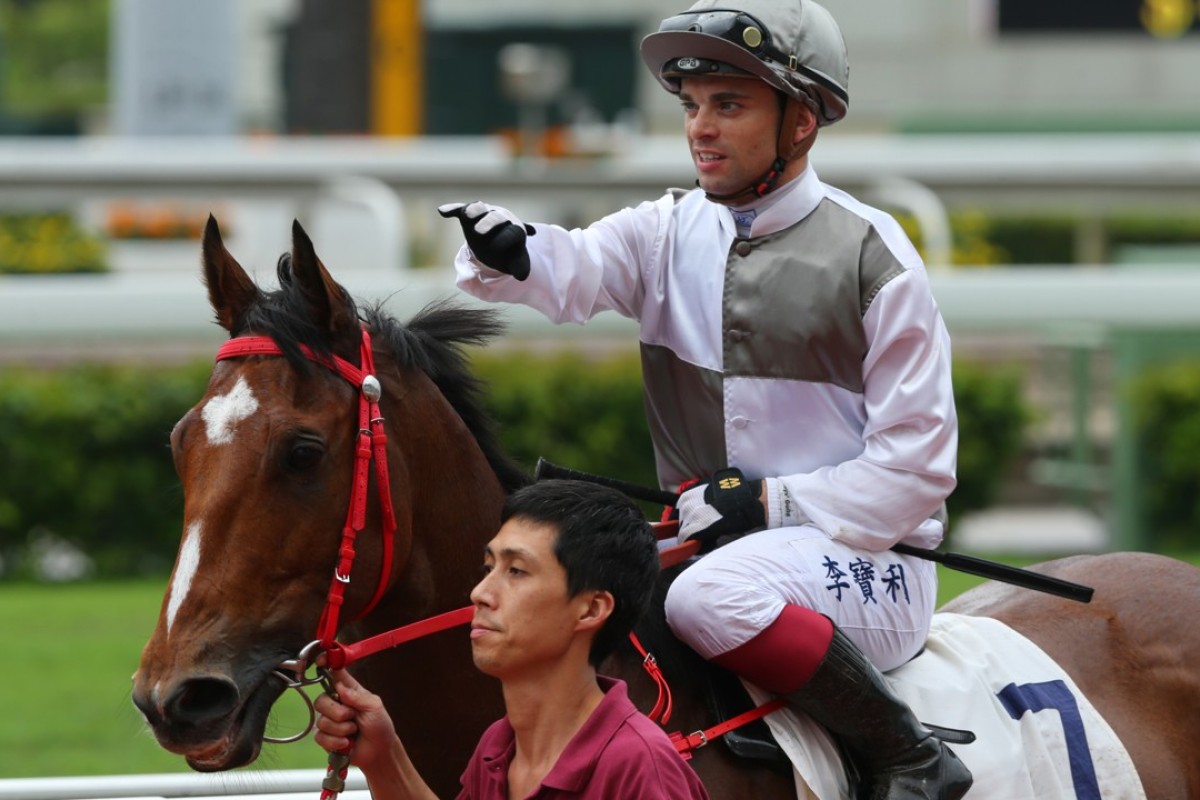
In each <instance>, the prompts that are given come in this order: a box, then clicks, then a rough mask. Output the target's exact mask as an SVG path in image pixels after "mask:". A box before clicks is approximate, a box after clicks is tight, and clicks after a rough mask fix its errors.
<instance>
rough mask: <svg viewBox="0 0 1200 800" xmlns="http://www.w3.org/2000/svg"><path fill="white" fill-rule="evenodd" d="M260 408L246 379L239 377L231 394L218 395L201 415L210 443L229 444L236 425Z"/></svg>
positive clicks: (208, 403)
mask: <svg viewBox="0 0 1200 800" xmlns="http://www.w3.org/2000/svg"><path fill="white" fill-rule="evenodd" d="M257 410H258V400H256V399H255V397H254V393H253V392H251V391H250V386H249V385H248V384H247V383H246V379H245V378H242V377H239V378H238V379H237V383H235V384H234V385H233V388H232V389H230V390H229V394H222V395H217V396H216V397H214V398H213V399H211V400H209V401H208V402H207V403H205V404H204V411H202V412H201V416H202V417H203V418H204V430H205V432H206V433H207V434H208V442H209V444H229V443H230V442H232V441H233V431H234V427H235V426H236V425H237V424H238V423H239V422H241V421H242V420H244V419H245V418H246V417H248V416H250V415H251V414H253V413H254V412H255V411H257Z"/></svg>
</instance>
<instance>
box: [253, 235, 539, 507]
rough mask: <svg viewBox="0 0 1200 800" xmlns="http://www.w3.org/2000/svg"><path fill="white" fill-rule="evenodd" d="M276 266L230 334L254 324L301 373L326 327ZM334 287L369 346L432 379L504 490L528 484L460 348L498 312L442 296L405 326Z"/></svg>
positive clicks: (487, 329)
mask: <svg viewBox="0 0 1200 800" xmlns="http://www.w3.org/2000/svg"><path fill="white" fill-rule="evenodd" d="M278 273H279V279H280V281H279V282H280V288H279V289H276V290H275V291H271V292H263V293H261V294H260V295H259V300H258V302H256V303H255V304H254V305H253V306H252V307H251V308H250V309H249V310H248V311H247V312H246V314H245V316H244V317H243V318H242V319H241V320H240V321H239V324H238V326H237V328H236V329H235V330H234V331H233V333H232V335H233V336H241V335H244V334H246V333H247V332H249V331H254V332H255V333H257V334H260V335H264V336H270V337H271V338H272V339H274V340H275V343H276V344H278V345H279V347H280V348H281V349H282V350H283V354H284V357H285V358H287V360H288V362H289V363H290V364H291V365H292V366H293V367H294V368H295V369H297V370H299V371H300V372H301V373H302V374H308V373H309V370H311V369H313V368H314V365H313V363H312V362H311V361H310V360H309V359H308V358H307V357H306V356H305V355H304V353H303V351H302V350H301V349H300V345H302V344H303V345H305V346H307V347H308V348H309V349H310V350H312V351H313V352H314V353H316V354H317V355H319V356H328V355H331V354H332V352H333V346H334V345H333V342H332V341H331V340H330V335H329V332H328V331H325V330H322V329H320V328H319V327H318V326H316V325H315V324H313V322H312V320H311V315H310V313H309V310H308V307H307V305H306V303H305V300H304V297H303V295H302V294H301V293H300V291H299V290H298V289H297V288H295V287H294V286H293V285H292V277H291V264H290V258H289V257H288V256H287V255H286V254H285V255H284V256H282V257H281V258H280V259H279V266H278ZM338 288H339V289H341V287H340V286H339V287H338ZM341 291H342V293H343V298H344V300H345V302H346V303H347V304H348V305H349V306H350V307H351V308H354V309H356V313H357V315H358V317H359V318H360V319H362V320H363V322H364V323H365V324H366V326H367V329H368V330H369V331H370V332H371V337H372V340H373V341H374V342H375V343H376V345H382V346H383V347H384V348H386V349H387V350H388V351H390V352H391V354H392V356H393V358H395V360H396V362H397V364H398V365H399V366H400V367H401V368H406V367H412V368H415V369H419V370H421V371H422V372H424V373H425V374H426V375H428V376H429V378H430V379H431V380H432V381H433V382H434V384H435V385H436V386H437V387H438V389H439V390H440V391H441V393H442V395H443V396H444V397H445V398H446V400H447V401H448V402H449V403H450V405H451V406H452V407H453V408H454V410H455V411H456V412H458V415H459V417H460V418H461V419H462V421H463V423H464V424H465V425H466V426H467V429H468V430H469V431H471V433H472V435H473V436H474V437H475V440H476V441H477V442H478V443H479V447H480V449H481V450H483V454H484V456H485V457H486V458H487V461H488V463H489V464H490V465H491V467H492V470H493V471H494V472H495V473H496V477H497V478H499V479H500V484H501V486H503V487H504V490H505V491H506V492H512V491H514V490H516V489H518V488H520V487H522V486H525V485H527V484H529V483H530V482H531V478H530V476H529V475H528V474H526V473H525V472H524V470H522V469H521V468H520V467H519V466H518V465H517V464H516V462H514V461H513V460H512V459H511V458H510V457H509V456H508V455H507V454H506V453H505V452H504V451H503V449H502V448H501V447H500V444H499V440H498V437H497V435H496V423H495V421H494V420H493V419H492V417H491V415H490V414H489V413H488V411H487V409H486V407H485V404H484V384H483V382H482V381H481V380H480V379H479V378H477V377H476V376H475V375H474V374H472V372H471V370H470V368H469V366H468V363H467V358H466V354H465V353H464V352H463V349H464V348H465V347H467V346H471V345H475V346H481V345H485V344H487V343H488V342H489V341H491V340H492V339H493V338H495V337H496V336H498V335H499V334H500V333H502V332H503V330H504V324H503V322H501V321H500V318H499V315H498V314H497V313H496V312H495V311H492V310H490V309H475V308H467V307H464V306H460V305H457V304H455V303H454V302H453V301H451V300H448V299H447V300H441V301H437V302H434V303H430V304H429V305H427V306H426V307H425V308H423V309H421V310H420V311H419V312H417V314H416V315H415V316H414V317H413V318H412V319H411V320H409V322H408V324H407V325H405V324H402V323H400V322H399V321H398V320H396V319H395V318H394V317H392V316H390V315H389V314H387V313H386V312H385V311H384V310H383V305H382V303H376V304H374V305H372V306H368V307H367V308H366V309H358V306H357V304H356V303H355V302H354V300H353V298H351V297H350V296H349V294H347V293H346V292H345V290H344V289H342V290H341ZM357 360H358V359H357V358H355V359H354V361H355V362H357Z"/></svg>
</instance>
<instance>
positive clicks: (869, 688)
mask: <svg viewBox="0 0 1200 800" xmlns="http://www.w3.org/2000/svg"><path fill="white" fill-rule="evenodd" d="M786 700H787V703H788V705H789V706H790V707H791V708H793V709H795V710H797V711H803V712H804V713H805V714H807V715H808V716H809V717H811V718H812V719H813V720H814V721H815V722H817V723H818V724H819V725H822V726H823V727H824V728H825V729H826V730H828V731H829V732H830V733H832V734H833V735H834V736H835V737H837V739H838V740H839V741H840V742H841V743H842V745H843V747H844V748H845V749H847V750H848V751H849V755H850V758H851V759H852V760H853V761H854V765H855V766H856V767H857V768H858V772H859V774H860V775H861V785H860V786H859V793H858V797H859V798H860V800H863V799H864V798H869V799H870V800H918V799H919V800H958V798H960V797H962V796H963V795H964V794H966V793H967V789H969V788H971V773H970V771H969V770H968V769H967V768H966V766H965V765H964V764H963V763H962V762H961V761H959V760H958V757H957V756H956V755H954V753H953V752H952V751H951V750H950V749H949V748H947V747H946V746H945V745H944V744H942V743H941V741H939V740H938V739H937V738H936V737H934V735H933V734H932V733H931V732H930V731H929V730H928V729H926V728H925V726H924V725H922V724H921V723H920V722H919V721H918V720H917V718H916V716H915V715H914V714H913V712H912V710H911V709H909V707H908V706H907V705H906V704H905V703H904V701H903V700H901V699H900V698H899V697H897V696H896V695H895V694H893V693H892V690H891V688H890V687H888V685H887V683H886V681H884V678H883V675H881V674H880V673H879V670H877V669H876V668H875V667H874V666H873V665H872V664H871V662H870V661H868V660H867V659H866V657H865V656H864V655H863V654H862V652H861V651H859V649H858V648H857V647H855V646H854V644H853V643H852V642H851V641H850V640H849V639H847V638H846V636H845V635H844V634H843V633H842V632H841V631H840V630H838V629H837V628H834V630H833V641H832V643H831V644H830V645H829V652H828V653H826V654H825V658H824V660H823V661H821V664H820V666H818V667H817V671H816V672H815V673H813V676H812V678H811V679H810V680H809V681H808V683H806V684H804V685H803V686H801V687H800V688H799V689H797V690H796V691H794V692H792V693H791V694H790V695H787V697H786Z"/></svg>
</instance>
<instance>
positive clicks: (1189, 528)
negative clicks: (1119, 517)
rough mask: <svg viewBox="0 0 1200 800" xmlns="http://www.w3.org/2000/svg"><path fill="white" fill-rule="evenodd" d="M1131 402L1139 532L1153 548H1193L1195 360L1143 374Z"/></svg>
mask: <svg viewBox="0 0 1200 800" xmlns="http://www.w3.org/2000/svg"><path fill="white" fill-rule="evenodd" d="M1130 400H1131V403H1132V407H1133V416H1134V420H1135V423H1134V425H1135V429H1136V449H1137V452H1138V454H1139V459H1138V474H1137V482H1138V485H1137V491H1138V494H1139V496H1140V498H1141V503H1140V508H1141V511H1142V514H1143V515H1144V528H1145V530H1147V531H1149V532H1150V536H1151V540H1152V541H1153V543H1154V545H1155V547H1156V548H1159V547H1162V548H1189V549H1194V548H1195V546H1196V540H1197V532H1200V455H1198V454H1200V361H1195V360H1190V361H1179V362H1175V363H1172V364H1168V365H1164V366H1161V367H1155V368H1152V369H1148V370H1146V371H1145V372H1143V373H1142V375H1141V376H1140V377H1139V378H1138V379H1137V380H1136V381H1134V383H1133V385H1132V387H1131V388H1130Z"/></svg>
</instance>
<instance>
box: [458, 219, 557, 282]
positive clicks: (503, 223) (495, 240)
mask: <svg viewBox="0 0 1200 800" xmlns="http://www.w3.org/2000/svg"><path fill="white" fill-rule="evenodd" d="M438 213H439V214H441V215H442V216H443V217H445V218H447V219H449V218H450V217H458V224H460V225H462V229H463V237H464V238H465V239H466V240H467V247H469V248H471V252H472V253H474V254H475V258H476V259H477V260H479V261H480V262H482V263H483V264H486V265H487V266H489V267H491V268H492V269H495V270H499V271H500V272H504V273H507V274H509V275H512V276H513V277H514V278H516V279H517V280H519V281H523V280H525V279H526V278H528V277H529V252H528V251H527V250H526V249H525V239H526V238H527V237H529V236H533V234H534V230H533V228H532V227H530V226H529V225H526V224H524V223H522V222H521V220H519V219H517V218H516V217H515V216H513V214H512V212H511V211H509V210H508V209H505V208H500V207H499V206H491V205H488V204H487V203H483V202H479V201H476V202H474V203H447V204H446V205H443V206H438Z"/></svg>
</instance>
